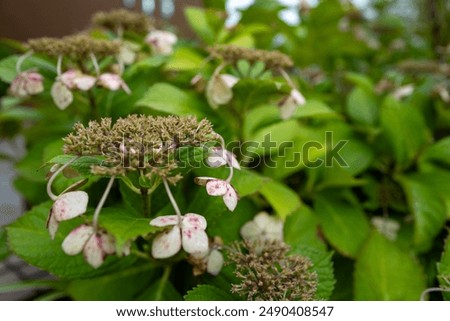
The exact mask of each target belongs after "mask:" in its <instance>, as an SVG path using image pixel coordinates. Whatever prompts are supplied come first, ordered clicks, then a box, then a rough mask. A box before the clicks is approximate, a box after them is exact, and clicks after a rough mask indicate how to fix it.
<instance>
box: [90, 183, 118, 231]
mask: <svg viewBox="0 0 450 321" xmlns="http://www.w3.org/2000/svg"><path fill="white" fill-rule="evenodd" d="M115 178H116V177H115V176H111V178H110V179H109V182H108V185H106V189H105V191H104V192H103V195H102V198H101V199H100V202H98V204H97V207H96V208H95V212H94V218H93V220H92V226H93V227H94V231H97V229H98V218H99V217H100V211H101V210H102V208H103V205H104V204H105V201H106V198H107V197H108V194H109V191H110V190H111V187H112V185H113V183H114V179H115Z"/></svg>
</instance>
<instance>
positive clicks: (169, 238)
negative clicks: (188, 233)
mask: <svg viewBox="0 0 450 321" xmlns="http://www.w3.org/2000/svg"><path fill="white" fill-rule="evenodd" d="M180 249H181V232H180V228H179V227H178V226H174V227H173V228H172V229H170V230H169V231H166V232H163V233H160V234H158V235H157V236H156V237H155V239H154V240H153V244H152V256H153V257H154V258H155V259H166V258H168V257H171V256H173V255H175V254H177V253H178V251H180Z"/></svg>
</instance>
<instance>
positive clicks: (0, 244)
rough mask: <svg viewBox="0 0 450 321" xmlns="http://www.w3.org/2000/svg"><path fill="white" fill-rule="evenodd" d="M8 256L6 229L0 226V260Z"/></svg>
mask: <svg viewBox="0 0 450 321" xmlns="http://www.w3.org/2000/svg"><path fill="white" fill-rule="evenodd" d="M8 256H9V249H8V244H7V242H6V230H5V229H4V228H3V227H0V261H2V260H4V259H6V258H7V257H8Z"/></svg>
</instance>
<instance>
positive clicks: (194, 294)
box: [184, 284, 234, 301]
mask: <svg viewBox="0 0 450 321" xmlns="http://www.w3.org/2000/svg"><path fill="white" fill-rule="evenodd" d="M184 299H185V300H186V301H234V298H233V296H232V295H231V294H230V293H228V292H225V291H224V290H222V289H219V288H216V287H215V286H212V285H208V284H200V285H198V286H196V287H195V288H193V289H192V290H190V291H188V292H187V294H186V295H185V296H184Z"/></svg>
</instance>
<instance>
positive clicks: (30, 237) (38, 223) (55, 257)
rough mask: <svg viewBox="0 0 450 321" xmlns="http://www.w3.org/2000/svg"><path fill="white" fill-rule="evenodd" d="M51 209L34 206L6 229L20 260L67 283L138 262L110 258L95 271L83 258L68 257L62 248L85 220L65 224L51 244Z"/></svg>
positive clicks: (128, 259)
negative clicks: (47, 224)
mask: <svg viewBox="0 0 450 321" xmlns="http://www.w3.org/2000/svg"><path fill="white" fill-rule="evenodd" d="M51 206H52V202H45V203H42V204H40V205H38V206H35V207H33V208H32V209H31V210H30V211H28V212H26V213H25V214H24V215H23V216H22V217H21V218H19V219H18V220H17V221H16V222H14V223H13V224H11V225H10V226H9V227H7V234H8V244H9V246H10V248H11V250H12V251H13V252H14V253H15V254H16V255H17V256H19V257H20V258H22V259H23V260H25V261H26V262H28V263H30V264H32V265H34V266H37V267H39V268H41V269H44V270H46V271H48V272H49V273H51V274H54V275H56V276H60V277H63V278H68V279H73V278H81V277H92V276H96V275H102V274H104V273H108V272H109V273H111V272H112V271H115V270H116V269H121V268H125V267H127V266H129V265H130V264H132V263H134V262H135V260H136V258H135V257H132V256H129V257H126V258H122V259H121V260H118V259H117V258H116V257H113V256H108V257H107V258H106V260H105V262H104V263H103V265H102V266H101V267H100V268H98V269H97V270H95V269H93V268H92V267H91V266H90V265H88V264H87V263H86V262H85V261H84V259H83V256H82V255H76V256H68V255H66V254H65V253H64V252H63V251H62V249H61V244H62V242H63V240H64V238H65V237H66V235H67V234H69V232H70V231H71V230H73V229H74V228H75V227H77V226H79V225H81V224H82V223H83V220H82V219H81V218H76V219H73V220H70V221H66V222H62V223H61V224H60V225H59V229H58V232H57V233H56V237H55V239H54V240H52V239H51V238H50V235H49V233H48V231H47V229H46V227H45V226H46V222H47V216H48V213H49V211H50V208H51Z"/></svg>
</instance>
